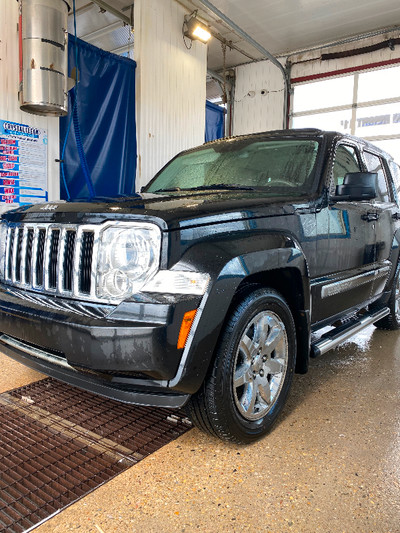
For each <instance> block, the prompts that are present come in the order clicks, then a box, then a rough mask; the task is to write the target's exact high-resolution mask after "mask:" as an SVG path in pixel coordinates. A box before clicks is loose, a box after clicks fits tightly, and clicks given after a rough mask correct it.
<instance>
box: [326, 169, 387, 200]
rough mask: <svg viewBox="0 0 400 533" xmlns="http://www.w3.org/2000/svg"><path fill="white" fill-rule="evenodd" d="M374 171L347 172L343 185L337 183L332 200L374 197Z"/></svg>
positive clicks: (369, 198)
mask: <svg viewBox="0 0 400 533" xmlns="http://www.w3.org/2000/svg"><path fill="white" fill-rule="evenodd" d="M376 178H377V173H376V172H349V173H348V174H346V175H345V177H344V180H343V185H337V186H336V191H335V196H333V197H332V200H334V201H336V202H338V201H348V200H359V201H360V200H372V199H373V198H376Z"/></svg>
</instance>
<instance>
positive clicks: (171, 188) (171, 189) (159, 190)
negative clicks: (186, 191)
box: [154, 187, 182, 192]
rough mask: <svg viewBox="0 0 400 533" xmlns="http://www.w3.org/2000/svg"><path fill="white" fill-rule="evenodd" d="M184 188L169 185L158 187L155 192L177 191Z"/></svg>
mask: <svg viewBox="0 0 400 533" xmlns="http://www.w3.org/2000/svg"><path fill="white" fill-rule="evenodd" d="M181 190H182V189H181V188H180V187H169V188H167V189H157V190H156V191H154V192H177V191H181Z"/></svg>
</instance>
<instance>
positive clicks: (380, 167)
mask: <svg viewBox="0 0 400 533" xmlns="http://www.w3.org/2000/svg"><path fill="white" fill-rule="evenodd" d="M363 157H364V161H365V164H366V167H367V170H368V171H369V172H376V173H377V196H376V198H375V200H374V201H373V212H374V213H376V220H375V222H374V224H375V233H376V246H375V255H376V258H375V260H376V273H375V279H374V283H373V288H372V293H373V295H377V294H380V293H381V292H382V291H383V288H384V286H385V283H386V279H387V277H388V275H389V272H390V269H391V261H390V259H391V258H390V256H391V250H392V242H393V236H394V225H395V220H396V213H398V212H399V209H398V207H397V205H396V203H395V201H394V197H393V192H392V191H391V188H390V187H389V185H388V176H387V175H386V169H385V166H384V162H383V159H382V157H381V156H380V155H378V154H377V153H373V152H372V151H371V150H369V149H364V151H363Z"/></svg>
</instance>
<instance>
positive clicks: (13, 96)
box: [0, 0, 60, 211]
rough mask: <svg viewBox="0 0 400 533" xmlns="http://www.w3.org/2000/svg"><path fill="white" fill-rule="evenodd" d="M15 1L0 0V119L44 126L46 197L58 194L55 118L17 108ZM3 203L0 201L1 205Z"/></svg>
mask: <svg viewBox="0 0 400 533" xmlns="http://www.w3.org/2000/svg"><path fill="white" fill-rule="evenodd" d="M17 24H18V3H17V2H16V1H15V0H0V119H1V120H9V121H12V122H18V123H22V124H27V125H29V126H34V127H37V128H42V129H45V130H47V135H48V151H47V170H48V191H49V200H58V199H59V198H60V179H59V171H60V169H59V163H56V162H55V159H57V158H58V157H59V119H58V118H55V117H41V116H37V115H31V114H29V113H25V112H24V111H21V110H20V109H19V103H18V85H19V60H18V50H19V49H18V30H17ZM4 205H5V204H1V206H2V207H1V209H2V210H3V211H4V209H3V207H4Z"/></svg>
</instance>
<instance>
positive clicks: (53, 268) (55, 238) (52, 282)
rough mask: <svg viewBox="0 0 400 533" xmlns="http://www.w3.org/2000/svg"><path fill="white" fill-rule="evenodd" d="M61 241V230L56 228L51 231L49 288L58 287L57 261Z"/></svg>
mask: <svg viewBox="0 0 400 533" xmlns="http://www.w3.org/2000/svg"><path fill="white" fill-rule="evenodd" d="M59 241H60V230H59V229H54V230H51V232H50V252H49V264H48V268H49V288H50V289H56V288H57V262H58V244H59Z"/></svg>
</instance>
